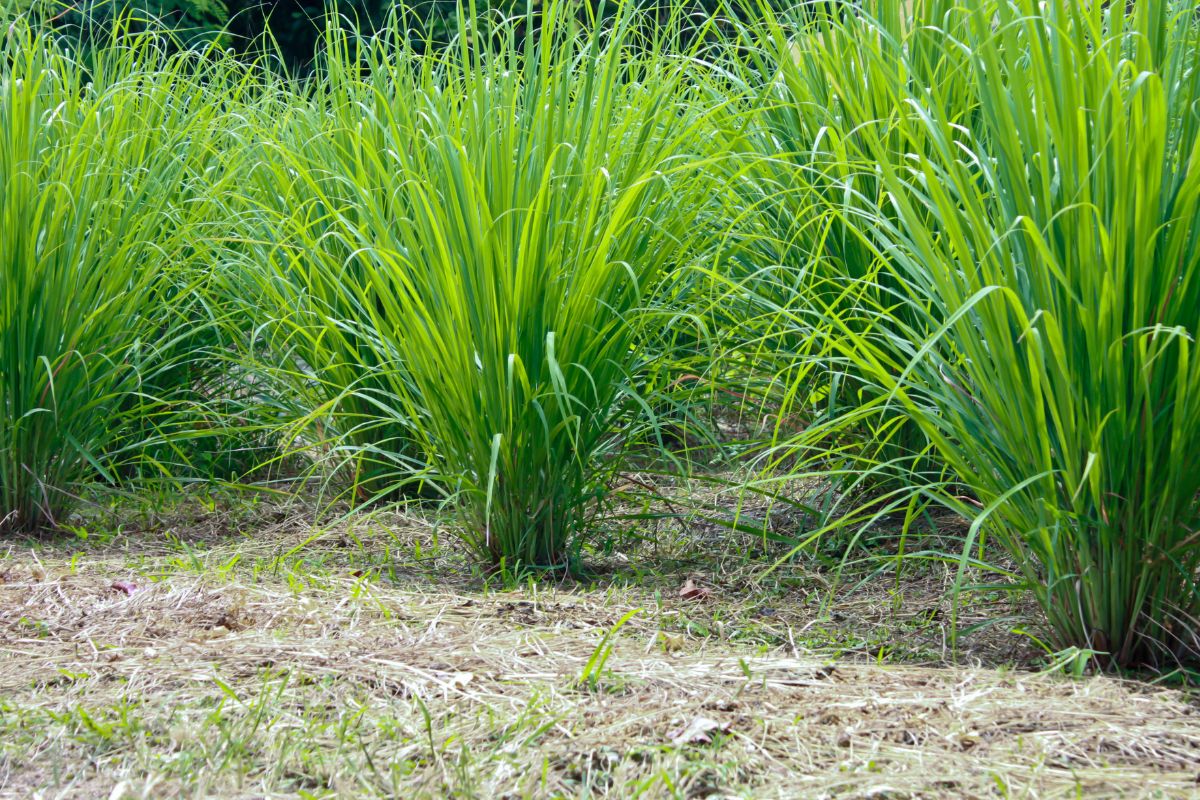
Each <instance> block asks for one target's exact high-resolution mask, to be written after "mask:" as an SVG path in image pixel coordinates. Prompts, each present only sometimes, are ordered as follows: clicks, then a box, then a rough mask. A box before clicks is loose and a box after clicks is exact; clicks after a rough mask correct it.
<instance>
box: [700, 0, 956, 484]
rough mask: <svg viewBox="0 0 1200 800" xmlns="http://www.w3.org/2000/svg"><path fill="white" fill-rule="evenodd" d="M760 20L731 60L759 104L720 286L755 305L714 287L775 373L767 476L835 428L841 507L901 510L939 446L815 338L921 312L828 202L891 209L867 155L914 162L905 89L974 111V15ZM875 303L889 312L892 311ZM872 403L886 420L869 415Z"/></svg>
mask: <svg viewBox="0 0 1200 800" xmlns="http://www.w3.org/2000/svg"><path fill="white" fill-rule="evenodd" d="M755 11H756V13H755V15H754V16H755V17H757V18H758V19H757V20H756V21H754V22H748V23H742V24H741V25H740V26H739V32H738V36H737V37H736V38H735V40H734V42H735V43H736V45H737V48H738V50H737V55H736V57H734V58H731V59H728V62H729V64H730V67H729V73H728V74H729V75H730V76H731V84H732V88H733V90H734V91H735V92H736V93H737V94H740V95H743V96H745V97H749V98H752V99H753V108H752V109H751V111H750V112H749V114H748V117H749V119H750V120H751V123H750V124H747V125H744V126H742V127H741V129H740V134H741V135H740V139H739V140H738V141H736V142H735V143H734V144H733V145H732V147H731V149H733V150H735V151H736V152H739V153H741V154H742V157H741V158H739V159H732V160H730V161H729V162H728V163H729V164H731V165H732V166H733V168H734V169H735V170H736V176H735V180H734V181H733V185H734V186H735V187H736V188H737V191H738V195H739V198H738V199H739V203H738V205H739V207H740V208H741V209H742V212H741V213H740V214H739V215H737V216H736V217H734V218H732V219H731V224H730V226H729V231H728V238H727V240H726V248H725V256H724V258H723V262H724V263H723V269H722V271H721V273H720V275H719V277H718V284H725V285H731V284H735V285H738V290H737V291H736V292H735V293H733V296H735V297H737V296H740V297H741V298H743V302H742V303H739V304H737V305H731V304H730V303H729V302H728V299H731V298H729V296H728V295H726V294H725V293H724V292H722V291H721V290H718V296H720V297H721V302H720V303H719V308H720V309H723V310H724V311H725V313H726V314H727V315H729V314H731V313H732V315H733V318H729V319H726V320H724V321H722V322H719V323H718V327H721V328H723V329H725V330H727V331H730V332H732V333H733V335H734V339H735V340H736V339H737V338H739V337H740V338H741V339H744V340H746V341H749V342H751V343H752V348H751V350H752V353H753V355H752V357H751V362H752V364H753V366H752V367H751V369H752V370H753V371H756V372H763V371H766V373H767V374H769V375H771V376H772V380H771V381H770V382H769V383H768V384H767V386H766V390H765V393H764V394H763V395H762V396H761V397H756V399H757V400H759V401H761V402H765V403H766V405H767V407H768V408H770V409H771V410H772V411H773V414H774V428H773V430H772V431H770V436H769V438H768V441H767V444H768V446H767V448H766V450H765V451H764V455H763V463H764V464H765V466H766V468H765V470H764V472H765V474H768V475H770V474H774V473H776V472H777V471H778V469H779V467H780V466H781V465H783V464H786V463H792V462H793V460H794V457H795V449H794V447H793V446H792V441H791V440H792V438H793V437H794V436H795V435H796V432H797V429H798V428H799V427H807V426H814V425H817V426H819V425H820V423H821V422H823V421H828V420H835V419H836V420H839V424H837V425H834V426H829V427H824V428H819V429H821V430H827V431H832V432H834V433H835V435H834V436H833V439H832V440H831V441H829V442H826V443H825V444H824V445H823V446H822V448H821V449H822V450H824V451H825V452H826V453H827V454H828V457H822V459H821V460H822V461H823V462H824V463H823V466H824V468H826V469H831V468H832V469H833V471H835V472H836V471H838V469H837V465H838V464H839V463H840V464H842V465H843V466H844V467H845V469H844V472H843V476H842V479H840V480H839V481H838V483H839V484H840V485H841V487H842V491H843V493H844V495H845V497H847V498H852V497H855V496H858V495H860V494H861V493H862V492H863V491H867V492H869V493H871V494H874V495H885V497H884V498H882V499H883V500H884V501H887V500H888V496H890V498H891V499H892V500H894V501H895V502H903V501H904V499H905V497H906V495H908V494H909V493H908V491H907V484H910V483H912V482H914V481H921V480H923V478H922V477H921V476H922V474H924V473H928V472H931V471H932V472H933V473H937V472H938V471H939V463H938V461H937V459H934V458H931V457H930V456H931V454H930V452H929V446H928V441H927V438H926V437H925V435H924V433H923V432H922V431H921V429H920V427H919V426H918V425H916V424H915V423H913V422H912V421H911V420H909V419H908V418H907V417H906V416H905V415H904V414H903V413H900V412H899V411H898V410H896V409H886V407H883V406H879V405H878V404H877V402H876V401H877V400H878V399H879V396H880V392H881V390H880V388H879V387H878V386H877V384H876V383H875V382H874V381H873V380H872V379H870V378H864V376H862V375H861V374H860V373H859V371H858V370H857V369H856V368H855V366H854V364H853V362H852V361H849V360H847V359H845V358H842V357H839V356H838V354H837V353H836V351H830V350H829V349H828V348H824V347H821V346H819V344H818V343H819V342H820V341H822V340H823V339H824V338H825V334H826V333H828V330H829V328H828V324H827V323H828V317H829V316H830V315H834V316H837V317H839V318H840V319H841V320H842V322H843V323H844V324H847V325H850V326H851V327H852V328H853V329H854V330H855V331H857V332H858V333H860V334H861V333H865V332H866V331H868V330H873V329H878V327H879V326H880V325H881V324H884V323H885V322H886V320H887V319H888V317H889V316H890V315H893V314H894V315H898V316H900V317H901V320H902V321H903V322H904V324H905V325H906V326H907V328H909V329H911V328H912V327H913V326H914V325H916V324H918V321H919V320H921V319H923V318H924V312H923V311H922V310H921V309H919V308H916V309H912V310H910V309H909V304H908V302H907V289H906V286H905V282H904V279H903V278H902V277H901V276H898V275H896V274H894V273H892V272H891V271H889V270H887V269H884V268H882V265H881V262H880V260H879V259H878V258H877V257H876V253H875V252H874V251H873V250H872V248H871V247H870V246H869V245H868V243H866V242H864V241H863V240H862V237H861V234H860V232H859V230H858V226H857V225H856V223H855V220H854V219H853V218H852V217H853V215H852V214H850V213H844V214H842V215H830V214H828V213H823V211H822V208H823V207H828V206H830V205H836V206H838V207H840V208H842V209H843V210H845V211H847V212H848V211H849V209H850V208H857V209H858V210H859V211H860V212H862V211H864V210H870V211H874V210H876V209H879V208H880V207H881V200H882V198H883V197H884V195H885V192H886V187H885V186H884V185H883V183H882V181H881V180H880V176H879V174H878V171H877V170H875V169H874V168H873V166H872V162H873V160H874V159H875V158H877V157H878V155H877V154H876V153H866V152H864V149H863V148H862V147H861V143H860V139H861V138H862V137H863V136H869V137H872V138H873V139H874V140H877V141H879V143H880V145H881V147H882V148H883V149H884V150H885V151H886V154H887V155H886V157H887V158H888V159H890V160H892V161H897V160H900V159H903V158H904V157H905V156H904V147H905V144H906V142H905V141H904V139H903V134H902V132H901V122H902V120H903V118H904V117H905V116H906V114H907V110H906V108H905V103H904V98H905V96H906V94H907V93H912V92H932V91H936V92H937V93H938V95H939V96H940V97H943V98H944V99H945V101H946V104H947V106H948V107H950V108H953V109H954V110H955V113H956V114H957V117H958V118H957V119H956V122H959V123H960V124H961V123H964V122H967V121H968V120H969V119H970V117H971V116H972V115H973V114H974V113H975V108H976V106H977V101H976V100H975V99H974V97H973V93H972V92H973V90H972V87H971V86H970V84H969V83H967V82H964V81H963V80H962V79H961V72H962V69H963V64H964V61H965V58H966V56H965V54H964V52H963V51H962V49H960V48H955V47H948V46H947V42H949V41H953V39H954V37H955V36H957V35H958V32H959V29H961V28H962V27H963V26H964V25H965V24H966V21H967V15H966V14H965V13H964V11H963V9H962V7H961V4H959V3H955V2H952V1H951V0H917V2H908V3H898V2H894V0H886V1H884V0H878V1H876V0H866V1H865V2H861V3H856V4H855V5H854V7H853V8H850V7H847V6H838V5H836V4H828V3H824V2H806V3H800V4H797V5H795V6H793V7H791V8H788V9H785V10H783V11H776V10H774V9H773V8H772V6H771V5H770V4H768V3H759V4H757V5H756V6H755ZM743 16H747V17H749V16H750V15H743ZM742 113H745V112H742ZM877 306H883V307H885V308H887V309H889V314H887V315H884V316H883V317H880V316H879V315H878V314H876V313H875V311H874V308H875V307H877ZM864 307H866V308H869V309H871V311H870V312H869V313H861V311H860V309H862V308H864ZM736 349H737V351H738V352H746V351H747V348H746V347H745V345H744V344H743V345H742V346H739V347H737V348H736ZM867 406H873V407H875V409H876V411H875V413H871V414H862V413H860V411H861V409H863V408H864V407H867ZM847 411H853V412H854V413H855V414H856V418H857V423H856V424H855V425H853V426H849V425H846V424H844V423H845V421H846V417H845V416H844V414H845V413H846V412H847ZM835 450H836V453H837V455H836V457H834V456H833V453H834V451H835ZM767 483H770V481H768V482H767ZM885 504H886V503H885Z"/></svg>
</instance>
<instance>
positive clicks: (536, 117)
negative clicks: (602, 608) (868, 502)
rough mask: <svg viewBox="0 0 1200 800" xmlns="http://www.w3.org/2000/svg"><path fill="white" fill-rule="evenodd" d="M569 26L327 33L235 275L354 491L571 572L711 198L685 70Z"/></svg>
mask: <svg viewBox="0 0 1200 800" xmlns="http://www.w3.org/2000/svg"><path fill="white" fill-rule="evenodd" d="M566 11H567V9H566V7H565V6H564V7H561V8H559V7H555V8H551V9H548V10H547V13H546V14H545V15H543V16H542V17H541V26H542V31H541V35H540V36H539V37H538V42H537V44H536V45H534V46H532V47H529V48H525V49H522V48H521V46H520V40H519V39H518V36H517V29H518V25H519V24H521V22H522V21H513V22H511V23H506V24H502V25H500V26H498V27H496V28H494V29H491V30H489V31H488V32H487V36H486V37H485V40H486V41H488V43H489V46H488V47H487V48H484V47H482V46H473V45H472V44H471V43H470V42H468V41H467V40H465V39H464V40H463V41H462V42H460V44H459V46H458V47H454V48H451V49H450V50H447V51H445V52H441V53H432V54H424V55H423V54H420V53H418V52H416V51H415V50H413V49H412V48H411V47H410V46H409V44H408V41H407V39H405V38H403V37H400V36H397V35H393V36H384V37H381V38H379V39H377V40H375V41H374V42H372V43H370V44H369V46H367V47H366V48H362V47H360V48H358V49H357V51H356V53H357V58H358V59H361V60H355V58H354V57H352V56H351V50H350V48H349V46H348V44H349V42H348V40H347V38H346V37H345V35H344V34H342V33H338V32H333V33H332V34H331V37H330V39H329V42H328V44H329V48H328V50H327V59H326V61H325V63H324V66H323V67H322V70H321V71H320V73H319V74H318V75H317V76H316V78H315V79H314V81H313V82H312V83H311V85H310V87H309V88H310V94H309V95H308V96H306V97H305V98H303V99H302V100H299V101H298V102H297V106H298V110H297V111H295V112H293V113H291V114H290V115H289V118H288V120H287V122H286V123H285V124H282V125H281V126H279V129H278V134H279V138H278V140H277V141H274V142H272V143H271V145H270V149H271V152H270V153H269V154H267V155H266V156H265V157H264V158H263V159H262V161H261V163H259V164H257V165H256V167H255V174H256V180H255V185H261V186H262V187H263V188H262V191H261V192H259V197H260V198H262V199H263V200H265V201H266V207H265V208H264V210H263V213H262V214H261V218H262V219H263V220H268V221H270V224H269V227H268V229H267V231H266V232H265V233H264V235H262V236H260V237H258V238H259V240H261V241H268V242H271V244H269V245H266V246H263V247H260V248H258V249H257V250H256V251H255V252H253V253H252V254H251V257H250V259H249V260H248V261H247V262H246V263H245V264H244V265H243V266H241V267H239V268H238V270H236V272H237V273H238V275H239V276H240V277H241V278H242V279H245V277H246V276H256V277H257V280H258V283H257V285H256V287H255V288H254V289H251V290H249V291H250V293H251V294H250V295H249V296H253V297H254V298H255V300H256V302H258V303H260V305H259V313H260V314H262V315H263V316H264V319H265V320H266V321H267V322H268V325H267V327H266V328H265V329H264V330H265V331H266V335H267V336H268V337H269V341H268V343H267V350H266V352H267V353H268V354H269V356H268V363H269V364H270V363H274V362H275V361H277V359H278V356H279V354H286V355H287V357H288V358H291V359H295V360H296V363H297V367H296V368H295V369H293V370H291V372H290V373H289V374H290V375H291V376H292V377H294V378H297V379H298V380H299V382H300V383H301V384H304V386H301V387H296V391H297V392H305V391H307V392H309V393H312V392H313V390H314V386H315V387H316V389H317V391H316V397H317V398H318V399H319V402H318V403H316V404H314V405H313V407H312V408H311V409H310V411H311V414H310V419H311V420H312V421H313V422H317V421H321V422H323V423H325V424H327V425H328V426H329V430H330V431H332V432H336V433H337V434H339V436H338V438H337V439H336V440H335V441H333V442H332V445H333V446H334V452H335V453H337V454H339V455H344V454H347V453H348V454H350V455H351V456H352V458H353V459H354V461H355V462H356V468H357V469H356V471H357V483H358V484H359V486H358V488H359V492H358V495H359V497H360V498H365V499H377V498H380V497H388V496H392V495H394V494H396V493H397V492H398V491H400V490H401V489H402V488H403V487H404V485H405V484H410V483H412V482H413V481H414V480H417V479H420V480H423V481H427V482H432V483H433V484H434V485H435V486H436V487H438V488H439V489H440V490H441V491H442V492H443V493H444V494H446V495H447V496H449V497H450V498H451V501H452V503H453V504H454V506H455V507H456V508H458V509H459V510H460V512H461V514H462V530H463V532H464V535H465V537H466V540H467V541H468V543H469V544H470V545H471V546H472V547H473V548H474V549H476V550H477V551H479V553H480V554H481V556H483V557H484V558H486V559H488V560H490V561H492V562H494V563H497V564H499V563H501V562H506V563H507V564H508V565H509V566H510V567H513V568H516V567H517V566H518V565H520V566H522V567H531V566H563V565H564V564H565V563H566V562H565V561H564V559H566V558H567V557H568V556H569V555H570V554H571V552H573V550H574V549H575V548H577V545H578V537H579V535H580V534H582V533H584V532H585V531H586V529H587V528H588V526H589V525H590V524H591V521H592V517H593V516H594V514H595V513H596V511H597V509H598V506H599V504H600V501H602V500H603V498H604V496H605V494H606V486H607V484H608V478H609V477H610V475H611V473H612V471H613V470H614V469H617V468H618V467H619V465H620V460H619V459H618V458H616V455H617V454H618V453H619V452H620V451H621V449H622V448H623V447H625V446H626V444H627V440H626V439H627V437H626V436H625V435H624V434H623V432H622V430H621V429H620V428H619V427H618V426H617V423H618V421H620V420H622V419H625V418H626V417H627V416H628V415H629V414H631V413H636V412H637V408H638V406H637V404H638V384H639V380H641V378H640V377H639V376H640V375H642V374H643V364H642V363H641V362H642V361H643V357H644V352H643V351H640V350H639V348H638V347H636V342H637V340H638V338H639V336H641V335H642V331H643V328H644V326H645V324H646V323H647V321H650V322H651V324H652V323H653V321H654V320H661V319H663V317H662V316H661V315H655V314H649V313H646V306H647V304H648V302H649V297H650V295H651V293H652V292H653V290H654V288H655V285H656V283H657V282H658V281H659V280H660V278H661V276H662V275H663V273H664V271H665V270H667V269H669V268H670V267H672V266H673V265H676V264H680V263H683V262H684V261H685V260H686V259H687V258H688V257H689V255H690V254H691V248H692V244H693V242H694V241H695V240H696V238H697V237H696V229H695V226H694V221H695V220H696V218H697V216H698V213H699V210H700V209H701V208H703V207H704V204H705V200H706V197H705V195H704V194H702V192H701V186H702V183H701V180H700V178H702V177H703V173H701V172H700V171H699V170H697V169H696V168H695V162H696V161H697V160H698V159H699V158H701V157H702V156H703V154H704V148H705V146H706V142H705V140H704V138H703V137H702V135H701V129H700V127H699V124H700V122H701V121H702V119H703V115H702V113H701V111H700V109H699V107H698V106H697V105H694V104H692V103H690V102H689V101H690V99H691V98H690V92H691V90H690V89H689V86H688V83H687V81H686V78H687V74H688V73H687V65H686V63H685V62H684V61H683V59H681V58H680V57H679V56H678V55H676V54H673V53H669V52H665V51H664V49H663V47H662V45H663V44H664V43H665V42H666V41H667V39H666V38H665V37H664V38H663V39H662V40H660V41H658V42H650V43H642V46H641V47H640V48H639V50H638V51H637V52H636V53H635V52H632V51H631V50H630V49H629V47H628V42H627V36H628V28H629V25H630V22H631V19H632V17H631V16H628V15H623V16H620V17H618V18H617V19H616V20H615V22H614V23H613V26H612V27H611V28H610V29H608V30H607V31H604V30H602V29H601V28H600V27H599V26H597V27H594V28H592V30H591V31H580V30H578V29H577V27H576V25H575V21H574V18H573V17H572V16H570V15H567V14H566V13H565V12H566ZM392 32H393V34H394V33H395V32H396V29H395V28H393V29H392ZM243 294H244V293H243ZM321 390H323V391H321Z"/></svg>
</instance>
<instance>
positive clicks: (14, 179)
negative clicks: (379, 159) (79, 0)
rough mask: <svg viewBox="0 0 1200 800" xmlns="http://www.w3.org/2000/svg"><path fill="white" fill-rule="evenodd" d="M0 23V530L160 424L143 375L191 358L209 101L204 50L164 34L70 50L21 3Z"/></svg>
mask: <svg viewBox="0 0 1200 800" xmlns="http://www.w3.org/2000/svg"><path fill="white" fill-rule="evenodd" d="M0 35H3V43H2V44H0V48H2V50H3V55H2V56H0V230H3V232H4V233H3V236H2V237H0V528H3V529H6V530H13V529H19V530H31V529H36V528H39V527H43V526H47V525H53V524H55V523H60V522H62V521H63V519H64V516H65V515H67V514H69V512H70V510H71V509H72V508H73V506H74V505H75V503H76V500H77V498H78V496H79V492H80V487H81V485H83V484H85V483H87V482H89V481H92V480H96V479H101V480H104V481H109V482H113V481H116V479H117V477H118V475H119V474H120V473H121V472H122V471H123V469H122V468H123V467H124V465H125V464H127V463H128V460H129V459H131V458H135V457H137V456H139V455H144V454H145V453H146V452H147V441H148V439H154V438H159V437H160V431H159V430H158V425H157V424H156V422H155V418H156V415H157V414H159V413H161V411H162V407H161V405H160V404H159V403H158V402H157V401H156V399H155V397H154V396H153V393H152V392H151V390H150V387H149V386H148V384H147V381H148V380H152V379H162V378H164V377H165V376H166V375H167V373H168V372H169V367H170V363H169V361H171V360H178V359H187V358H190V357H191V354H190V353H188V352H187V351H186V350H185V349H184V348H181V347H179V346H178V343H179V342H180V340H181V337H183V336H185V335H186V334H187V331H189V330H190V329H191V327H192V322H191V320H190V315H189V314H187V313H185V307H187V306H188V302H187V298H188V297H189V295H190V288H191V286H192V285H193V284H192V282H193V281H194V280H195V277H194V275H195V273H194V272H192V271H191V269H190V265H192V264H194V263H195V262H196V260H197V259H198V258H200V254H201V252H202V250H203V247H202V246H200V244H199V243H198V242H199V240H200V239H201V237H200V236H199V235H198V234H197V220H198V218H200V217H203V216H204V214H203V212H202V211H201V210H200V206H202V205H203V204H202V203H198V202H194V201H195V200H196V198H197V197H198V196H200V194H201V193H202V192H203V189H202V188H201V186H200V184H201V183H202V182H203V178H204V176H203V175H202V171H203V165H204V163H206V158H207V156H206V144H205V143H206V141H207V139H206V137H207V136H208V135H209V134H210V132H211V131H212V129H213V128H214V123H213V115H214V114H215V113H216V111H215V107H214V105H213V104H211V103H208V101H207V100H206V97H207V95H206V92H205V90H204V89H203V88H202V86H201V84H202V82H203V81H202V80H201V78H200V74H201V73H202V72H204V70H205V69H207V68H206V67H205V66H204V61H203V57H202V56H201V55H199V54H194V53H193V54H176V55H171V54H170V53H169V50H170V49H171V48H170V45H169V43H168V42H166V41H164V40H162V39H158V38H156V37H153V36H150V35H139V36H127V35H122V33H121V32H120V31H118V32H117V33H116V34H114V40H113V41H112V42H110V43H108V44H107V45H105V46H99V47H96V48H95V49H92V50H90V51H89V52H88V53H87V54H86V58H83V57H81V58H78V59H77V58H76V55H75V54H74V53H72V52H71V51H69V50H67V49H64V48H62V47H60V45H59V44H58V42H57V41H55V40H54V39H53V34H51V33H48V32H46V31H43V30H40V29H36V28H33V27H31V26H29V25H28V24H26V23H25V22H23V21H22V20H21V19H17V20H16V21H13V22H11V23H10V24H8V25H7V26H6V28H5V30H4V31H3V33H2V34H0ZM159 388H161V387H159ZM176 388H178V387H176Z"/></svg>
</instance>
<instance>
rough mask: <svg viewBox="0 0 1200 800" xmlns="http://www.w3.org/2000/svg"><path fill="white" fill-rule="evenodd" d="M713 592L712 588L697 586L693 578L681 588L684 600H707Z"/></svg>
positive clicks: (680, 593) (680, 592)
mask: <svg viewBox="0 0 1200 800" xmlns="http://www.w3.org/2000/svg"><path fill="white" fill-rule="evenodd" d="M711 594H712V589H706V588H705V587H703V586H697V585H696V582H695V581H694V580H692V579H691V578H688V579H687V581H685V582H684V584H683V586H681V587H680V589H679V596H680V597H682V598H683V599H684V600H706V599H707V598H708V597H709V595H711Z"/></svg>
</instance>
